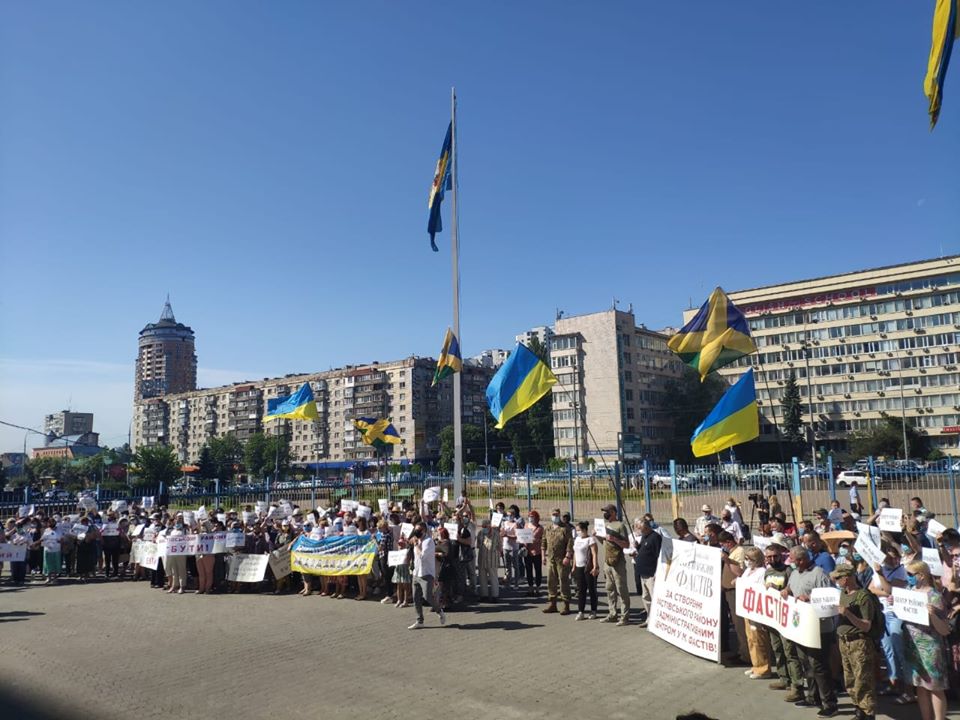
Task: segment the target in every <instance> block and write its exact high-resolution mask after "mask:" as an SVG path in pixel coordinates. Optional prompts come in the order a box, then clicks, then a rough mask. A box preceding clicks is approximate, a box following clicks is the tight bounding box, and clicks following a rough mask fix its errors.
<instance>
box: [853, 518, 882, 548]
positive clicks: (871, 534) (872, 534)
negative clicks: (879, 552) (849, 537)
mask: <svg viewBox="0 0 960 720" xmlns="http://www.w3.org/2000/svg"><path fill="white" fill-rule="evenodd" d="M857 535H866V536H867V537H868V538H870V539H871V540H873V544H874V545H876V546H877V547H880V528H878V527H877V526H876V525H867V524H866V523H862V522H858V523H857Z"/></svg>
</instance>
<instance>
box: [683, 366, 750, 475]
mask: <svg viewBox="0 0 960 720" xmlns="http://www.w3.org/2000/svg"><path fill="white" fill-rule="evenodd" d="M759 435H760V418H759V414H758V411H757V390H756V388H755V387H754V385H753V368H750V369H749V370H747V371H746V372H745V373H744V374H743V376H742V377H741V378H740V379H739V380H737V384H736V385H734V386H733V387H731V388H730V389H729V390H727V391H726V392H725V393H724V394H723V397H722V398H720V402H718V403H717V404H716V405H715V406H714V408H713V410H711V411H710V414H709V415H707V419H706V420H704V421H703V422H702V423H700V425H699V426H698V427H697V429H696V430H694V431H693V435H692V436H691V437H690V446H691V447H692V448H693V454H694V455H696V456H697V457H703V456H704V455H710V454H711V453H718V452H720V451H721V450H726V449H727V448H728V447H732V446H733V445H738V444H740V443H744V442H748V441H749V440H753V439H755V438H757V437H758V436H759Z"/></svg>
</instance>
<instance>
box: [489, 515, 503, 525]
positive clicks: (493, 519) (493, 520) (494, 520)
mask: <svg viewBox="0 0 960 720" xmlns="http://www.w3.org/2000/svg"><path fill="white" fill-rule="evenodd" d="M501 523H503V513H498V512H495V513H493V514H492V515H490V527H495V528H498V527H500V525H501Z"/></svg>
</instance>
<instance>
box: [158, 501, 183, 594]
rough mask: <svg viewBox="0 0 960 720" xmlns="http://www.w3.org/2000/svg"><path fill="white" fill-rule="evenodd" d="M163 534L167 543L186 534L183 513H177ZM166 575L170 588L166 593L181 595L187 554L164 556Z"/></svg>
mask: <svg viewBox="0 0 960 720" xmlns="http://www.w3.org/2000/svg"><path fill="white" fill-rule="evenodd" d="M163 534H164V535H165V536H166V538H167V543H170V541H171V540H172V541H176V540H177V539H179V538H183V537H184V536H185V535H186V534H187V531H186V528H185V527H184V524H183V515H181V514H180V513H177V515H176V516H175V517H174V519H173V525H172V526H168V527H167V529H166V530H164V532H163ZM164 565H165V566H166V572H167V575H169V576H170V588H169V589H168V590H167V592H168V593H174V592H175V593H177V594H178V595H183V593H184V592H185V591H186V589H187V556H186V555H168V556H167V557H166V558H164Z"/></svg>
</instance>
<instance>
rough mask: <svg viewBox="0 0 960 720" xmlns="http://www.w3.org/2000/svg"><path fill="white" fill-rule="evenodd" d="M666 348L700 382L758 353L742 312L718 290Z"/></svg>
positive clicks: (669, 341) (668, 342)
mask: <svg viewBox="0 0 960 720" xmlns="http://www.w3.org/2000/svg"><path fill="white" fill-rule="evenodd" d="M667 347H668V348H670V349H671V350H672V351H673V352H675V353H676V354H677V355H679V356H680V359H681V360H683V362H684V363H686V364H687V365H689V366H690V367H692V368H694V369H695V370H697V372H699V373H700V380H701V381H702V380H703V379H704V378H705V377H706V376H707V375H709V374H710V373H711V372H713V371H714V370H716V369H717V368H720V367H723V366H724V365H729V364H730V363H732V362H733V361H734V360H737V359H739V358H742V357H743V356H744V355H749V354H750V353H754V352H756V351H757V346H756V345H754V343H753V338H751V337H750V327H749V326H748V325H747V319H746V318H745V317H744V316H743V313H742V312H740V310H739V309H738V308H737V306H736V305H734V304H733V303H732V302H730V298H728V297H727V294H726V293H725V292H724V291H723V290H722V289H721V288H717V289H716V290H714V291H713V292H712V293H711V294H710V299H709V300H707V301H706V302H705V303H704V304H703V305H702V306H701V308H700V310H699V311H698V312H697V314H696V315H694V317H693V319H692V320H691V321H690V322H688V323H687V324H686V325H684V326H683V327H682V328H680V331H679V332H678V333H677V334H676V335H674V336H673V337H671V338H670V339H669V340H668V341H667Z"/></svg>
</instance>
